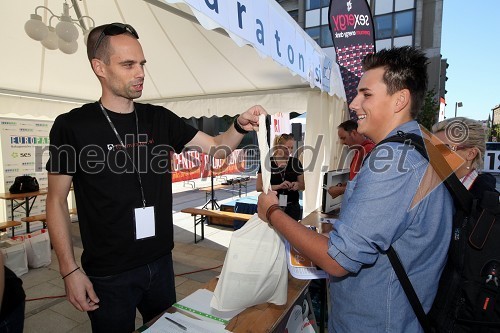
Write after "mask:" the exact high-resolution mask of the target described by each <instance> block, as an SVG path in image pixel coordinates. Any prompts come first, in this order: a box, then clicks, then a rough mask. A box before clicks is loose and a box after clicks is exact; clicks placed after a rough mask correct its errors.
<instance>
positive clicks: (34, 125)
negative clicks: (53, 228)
mask: <svg viewBox="0 0 500 333" xmlns="http://www.w3.org/2000/svg"><path fill="white" fill-rule="evenodd" d="M52 123H53V122H52V121H44V120H29V119H15V118H0V139H1V145H0V148H1V155H2V162H3V165H2V171H3V172H1V171H0V173H1V174H0V180H3V184H4V186H5V187H4V188H3V189H2V190H0V192H5V193H8V192H9V188H10V186H11V185H12V184H13V183H14V179H15V178H16V177H17V176H23V175H27V176H33V177H36V179H37V180H38V183H39V185H40V188H46V187H47V172H46V171H45V164H46V163H47V160H48V158H49V152H48V146H49V133H50V128H51V127H52ZM45 199H46V198H45V196H44V195H42V196H39V197H37V198H36V200H35V202H34V204H33V206H32V209H31V212H30V214H31V215H36V214H41V213H42V212H44V211H45ZM0 204H1V205H2V206H3V207H2V208H1V209H0V211H1V210H3V211H4V214H0V216H2V215H3V216H4V217H3V219H4V220H5V219H8V220H10V219H11V205H10V200H5V201H4V202H3V203H2V202H0ZM25 214H26V213H25V211H24V210H23V208H21V207H20V208H18V209H16V211H15V212H14V217H13V219H14V220H16V221H19V220H20V219H21V217H24V216H25ZM41 227H42V223H41V222H40V223H31V224H30V231H35V230H38V229H40V228H41ZM25 228H26V227H25V225H24V223H23V224H22V225H21V226H18V227H15V234H16V235H19V234H23V233H24V232H25Z"/></svg>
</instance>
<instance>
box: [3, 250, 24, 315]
mask: <svg viewBox="0 0 500 333" xmlns="http://www.w3.org/2000/svg"><path fill="white" fill-rule="evenodd" d="M0 255H2V254H1V253H0ZM4 270H5V288H4V291H3V299H2V309H1V311H0V322H1V321H3V320H5V319H6V317H7V316H8V315H9V314H10V313H11V312H12V310H14V309H16V308H17V307H18V306H19V305H20V304H21V303H23V302H24V300H25V298H26V294H25V293H24V289H23V281H22V280H21V279H20V278H18V277H17V276H16V274H15V273H14V272H13V271H11V270H10V269H9V268H8V267H7V266H4Z"/></svg>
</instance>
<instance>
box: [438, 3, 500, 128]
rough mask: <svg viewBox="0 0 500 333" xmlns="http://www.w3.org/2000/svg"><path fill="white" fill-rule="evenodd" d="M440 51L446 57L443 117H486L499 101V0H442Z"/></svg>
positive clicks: (477, 118)
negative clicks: (446, 78)
mask: <svg viewBox="0 0 500 333" xmlns="http://www.w3.org/2000/svg"><path fill="white" fill-rule="evenodd" d="M443 6H444V8H443V30H442V34H441V54H442V55H443V58H446V59H448V64H449V67H448V70H447V75H446V76H447V77H448V81H446V90H447V93H446V96H445V97H446V104H447V105H446V110H445V117H447V118H451V117H454V116H455V103H456V102H462V104H463V106H462V107H459V108H457V116H462V117H468V118H472V119H476V120H486V119H488V115H491V114H492V112H491V109H493V108H494V107H495V106H496V105H499V104H500V1H499V0H482V1H477V0H444V5H443Z"/></svg>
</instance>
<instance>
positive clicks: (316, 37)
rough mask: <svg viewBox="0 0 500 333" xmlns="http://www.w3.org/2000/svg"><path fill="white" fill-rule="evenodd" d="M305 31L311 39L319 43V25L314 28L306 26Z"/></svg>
mask: <svg viewBox="0 0 500 333" xmlns="http://www.w3.org/2000/svg"><path fill="white" fill-rule="evenodd" d="M305 31H306V32H307V34H308V35H309V36H311V38H312V39H314V40H315V41H316V43H318V45H321V42H320V36H321V29H320V27H314V28H306V29H305Z"/></svg>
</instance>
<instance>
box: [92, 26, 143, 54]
mask: <svg viewBox="0 0 500 333" xmlns="http://www.w3.org/2000/svg"><path fill="white" fill-rule="evenodd" d="M109 26H112V27H111V28H115V26H119V27H122V26H126V27H129V28H130V29H131V30H132V31H133V32H134V33H135V34H136V35H134V34H132V33H130V30H128V31H127V30H126V29H124V31H123V34H128V35H129V36H132V37H134V38H138V36H137V32H136V31H135V29H134V28H132V27H131V26H130V25H128V24H123V23H110V24H103V25H100V26H98V27H95V28H94V29H92V30H91V31H90V33H89V36H88V38H87V58H88V59H89V61H90V62H92V59H93V58H98V59H101V60H102V61H104V63H106V64H108V63H109V56H110V54H109V37H111V36H115V35H116V33H115V34H109V35H108V34H106V33H105V34H104V36H103V37H102V39H101V41H100V43H99V45H98V48H97V49H95V47H96V43H97V42H98V40H99V37H100V36H101V34H102V32H103V31H104V30H105V29H106V28H108V27H109ZM119 34H122V32H121V31H120V32H119ZM94 52H95V54H94Z"/></svg>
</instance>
